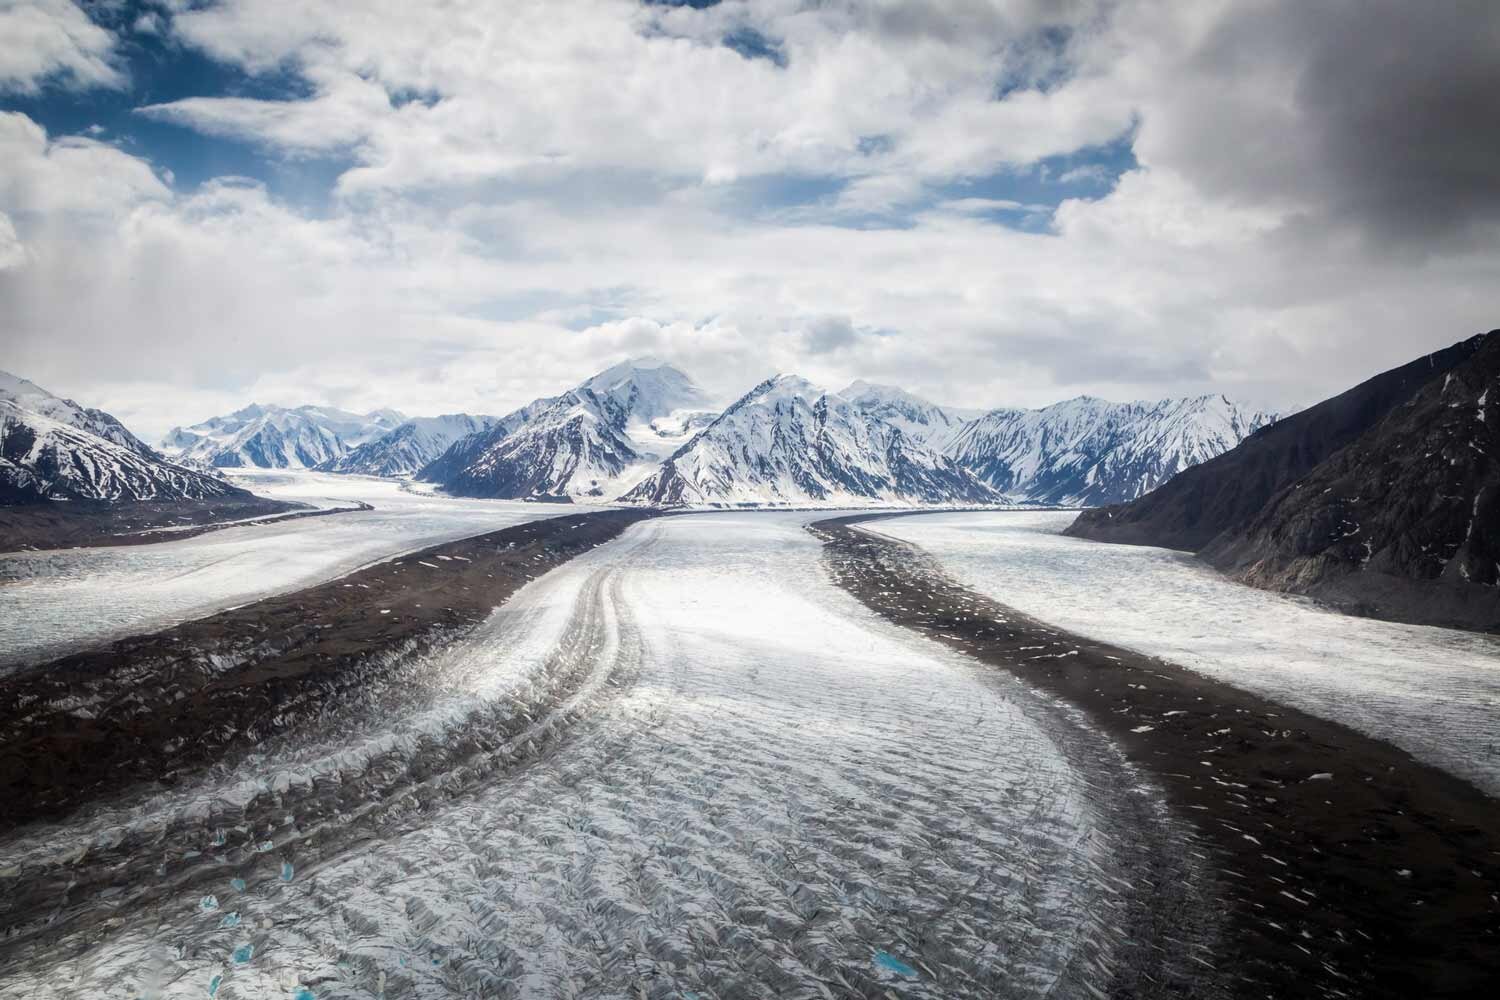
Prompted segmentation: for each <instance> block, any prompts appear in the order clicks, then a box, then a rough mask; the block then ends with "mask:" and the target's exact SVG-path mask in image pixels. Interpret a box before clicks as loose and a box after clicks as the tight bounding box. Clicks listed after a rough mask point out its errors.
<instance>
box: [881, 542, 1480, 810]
mask: <svg viewBox="0 0 1500 1000" xmlns="http://www.w3.org/2000/svg"><path fill="white" fill-rule="evenodd" d="M1074 516H1075V515H1073V514H1071V513H1066V512H1064V513H1055V512H1047V513H1037V512H974V513H944V514H930V515H929V514H923V515H921V516H914V517H899V518H891V519H887V520H881V521H878V522H874V523H871V524H867V525H865V526H864V527H865V528H866V529H867V530H871V531H876V532H879V533H881V534H885V535H888V536H890V537H892V538H898V539H901V540H903V541H907V542H911V543H912V544H915V545H917V546H920V547H921V548H922V549H924V550H926V551H927V552H928V553H930V554H931V555H933V556H934V557H935V558H937V560H938V561H939V562H940V564H941V565H942V567H943V569H944V570H945V571H946V572H947V573H948V574H949V575H950V576H952V577H953V578H955V579H956V580H958V581H959V582H960V583H963V584H964V585H966V586H969V587H972V588H973V589H974V590H976V591H978V592H980V593H982V594H985V595H986V596H988V597H991V598H993V599H995V600H997V601H1000V602H1001V603H1004V604H1007V605H1009V606H1011V607H1013V608H1015V609H1016V610H1018V611H1021V612H1023V613H1025V614H1028V615H1031V616H1032V617H1035V618H1038V619H1040V620H1042V621H1045V622H1049V623H1051V624H1053V625H1056V626H1058V627H1059V628H1063V629H1067V630H1069V631H1072V632H1077V633H1079V634H1081V635H1085V636H1088V637H1090V638H1093V639H1098V640H1100V641H1104V642H1110V643H1114V644H1115V645H1119V646H1125V647H1127V648H1130V649H1134V650H1137V651H1139V652H1142V653H1147V654H1150V655H1153V656H1159V657H1161V658H1163V659H1165V660H1169V661H1171V662H1173V663H1177V664H1181V665H1182V666H1185V667H1188V668H1190V669H1192V670H1196V671H1198V672H1200V673H1203V674H1206V675H1208V676H1211V677H1214V678H1216V679H1218V680H1222V681H1225V682H1227V683H1229V684H1233V685H1235V686H1237V687H1240V688H1242V689H1244V690H1247V691H1251V692H1254V693H1256V694H1259V695H1262V696H1264V697H1267V698H1270V699H1272V700H1276V701H1281V702H1284V703H1285V704H1288V705H1292V706H1295V707H1296V708H1300V709H1302V710H1304V711H1307V712H1311V713H1313V714H1314V715H1319V716H1322V717H1323V718H1325V719H1330V720H1332V721H1335V722H1340V723H1343V724H1344V725H1347V726H1350V727H1352V728H1354V729H1357V730H1359V731H1360V732H1363V733H1365V734H1367V735H1369V736H1373V737H1375V738H1377V739H1382V740H1386V741H1388V742H1390V743H1393V744H1395V745H1396V746H1399V747H1401V748H1403V749H1405V750H1407V751H1409V752H1410V753H1412V754H1413V755H1414V756H1416V757H1418V758H1419V759H1421V760H1423V761H1425V762H1426V763H1429V764H1432V765H1435V766H1437V767H1441V768H1444V769H1445V770H1447V771H1449V772H1451V773H1453V774H1456V775H1458V776H1459V777H1462V778H1465V779H1467V780H1468V781H1471V782H1473V783H1474V784H1475V785H1477V786H1478V787H1479V788H1481V789H1483V790H1484V791H1486V792H1488V793H1490V794H1492V795H1500V640H1497V639H1496V638H1494V637H1489V636H1482V635H1477V634H1474V633H1469V632H1461V631H1456V630H1451V629H1440V628H1429V627H1425V626H1419V625H1399V624H1394V623H1390V622H1382V621H1377V620H1374V619H1368V618H1355V617H1350V616H1347V615H1341V614H1336V613H1334V612H1330V611H1325V610H1323V609H1321V608H1319V607H1317V606H1316V605H1315V604H1313V603H1312V602H1310V601H1307V600H1304V599H1301V598H1295V597H1287V596H1284V595H1280V594H1273V593H1269V592H1266V591H1262V590H1256V589H1254V588H1252V587H1246V586H1243V585H1241V584H1238V583H1235V582H1233V581H1232V580H1229V579H1228V578H1226V577H1224V576H1223V575H1221V574H1219V573H1217V572H1215V571H1214V570H1213V569H1211V568H1209V567H1208V566H1206V565H1204V564H1202V563H1200V562H1198V561H1197V560H1196V559H1194V558H1193V557H1192V556H1190V555H1188V554H1186V553H1182V552H1173V551H1170V550H1167V549H1154V548H1146V547H1142V546H1134V545H1109V544H1104V543H1099V542H1090V541H1086V540H1083V539H1075V538H1067V537H1064V536H1063V535H1061V534H1059V532H1061V531H1062V529H1063V528H1065V527H1067V525H1068V524H1070V523H1071V522H1072V519H1073V517H1074ZM1335 777H1336V776H1335Z"/></svg>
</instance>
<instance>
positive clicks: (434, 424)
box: [318, 413, 497, 476]
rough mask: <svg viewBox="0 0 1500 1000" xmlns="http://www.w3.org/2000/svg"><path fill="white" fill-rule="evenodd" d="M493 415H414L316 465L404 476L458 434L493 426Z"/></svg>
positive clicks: (437, 453) (322, 468)
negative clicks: (398, 424)
mask: <svg viewBox="0 0 1500 1000" xmlns="http://www.w3.org/2000/svg"><path fill="white" fill-rule="evenodd" d="M496 422H497V418H495V417H485V416H478V417H476V416H470V415H469V414H467V413H448V414H444V415H443V416H440V417H413V418H412V419H411V420H408V421H406V422H405V423H403V424H401V425H400V426H399V427H397V428H396V429H395V430H392V431H387V432H386V433H385V434H382V435H381V436H380V437H378V438H375V439H374V440H373V441H366V442H365V443H364V444H362V445H359V446H358V447H357V448H352V449H350V450H349V451H347V452H345V453H344V454H343V455H341V456H339V457H338V458H335V459H332V460H330V461H327V462H324V463H323V464H322V465H320V466H318V468H319V470H320V471H323V472H342V473H352V474H358V475H364V476H407V475H411V474H412V473H414V472H417V471H419V470H420V469H422V468H423V467H424V466H426V465H429V464H430V463H431V462H432V461H433V460H435V459H436V458H438V457H439V456H440V455H442V454H443V452H445V451H447V450H448V449H449V448H450V447H452V446H453V443H454V442H455V441H457V440H459V439H460V438H464V437H468V436H469V435H470V434H478V433H482V432H484V431H487V430H489V429H490V428H491V427H494V426H495V424H496Z"/></svg>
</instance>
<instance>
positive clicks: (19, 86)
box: [0, 0, 125, 94]
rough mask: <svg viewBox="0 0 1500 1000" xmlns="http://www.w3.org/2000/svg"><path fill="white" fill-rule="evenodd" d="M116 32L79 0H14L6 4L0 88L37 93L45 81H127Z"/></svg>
mask: <svg viewBox="0 0 1500 1000" xmlns="http://www.w3.org/2000/svg"><path fill="white" fill-rule="evenodd" d="M114 48H115V38H114V35H112V34H111V33H110V32H109V31H107V30H105V29H104V28H101V27H99V26H98V25H96V24H94V22H93V21H91V20H89V17H88V15H87V14H85V13H84V12H83V10H82V9H81V8H80V7H79V6H78V5H77V4H76V3H74V2H73V0H8V2H6V3H4V4H0V94H3V93H4V92H6V91H12V92H19V93H23V94H30V93H35V92H36V91H37V90H38V89H40V88H41V86H42V85H43V84H44V83H47V82H55V83H57V84H58V85H60V86H66V87H79V88H86V87H121V86H123V85H124V84H125V76H124V74H122V73H121V72H120V71H119V70H118V69H117V68H116V67H115V65H114V63H113V58H114Z"/></svg>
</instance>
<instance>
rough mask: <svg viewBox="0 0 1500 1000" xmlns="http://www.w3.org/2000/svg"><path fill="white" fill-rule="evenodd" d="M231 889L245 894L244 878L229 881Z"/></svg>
mask: <svg viewBox="0 0 1500 1000" xmlns="http://www.w3.org/2000/svg"><path fill="white" fill-rule="evenodd" d="M229 888H231V889H233V890H234V891H235V892H244V891H245V880H244V879H242V878H232V879H230V880H229Z"/></svg>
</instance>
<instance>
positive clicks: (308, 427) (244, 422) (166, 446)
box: [161, 403, 406, 469]
mask: <svg viewBox="0 0 1500 1000" xmlns="http://www.w3.org/2000/svg"><path fill="white" fill-rule="evenodd" d="M405 420H406V418H405V417H404V416H403V415H402V414H401V413H398V412H397V411H395V410H374V411H372V412H370V413H364V414H360V413H349V412H347V411H345V410H339V409H335V408H333V407H329V406H299V407H296V408H295V409H288V408H286V407H281V406H261V405H259V404H257V403H252V404H250V405H249V406H247V407H245V408H244V409H241V410H236V411H235V412H233V413H231V414H229V415H227V416H222V417H213V418H211V419H208V420H205V421H203V422H202V423H199V424H194V425H193V426H191V427H186V428H184V427H174V428H172V429H171V430H170V431H168V432H167V435H166V437H164V438H163V439H162V442H161V447H162V450H163V451H164V452H166V453H167V454H169V455H171V456H173V457H174V458H181V459H187V460H192V461H198V462H202V463H204V464H205V465H211V466H214V467H216V468H221V469H237V468H242V467H245V466H251V467H259V468H266V469H289V468H290V469H312V468H316V467H318V466H320V465H328V464H330V463H334V462H337V461H338V460H339V459H341V458H343V457H344V456H345V455H346V454H347V453H348V452H349V451H351V450H352V449H354V448H357V447H359V446H360V445H362V444H365V443H366V442H368V441H371V440H374V439H375V438H377V437H380V436H381V435H383V434H385V433H387V432H389V431H392V430H394V429H396V428H397V427H398V426H399V425H400V424H402V422H403V421H405Z"/></svg>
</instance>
